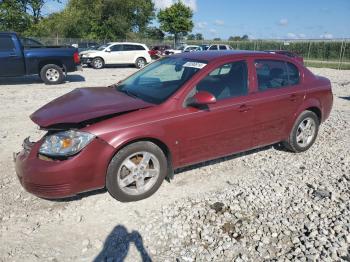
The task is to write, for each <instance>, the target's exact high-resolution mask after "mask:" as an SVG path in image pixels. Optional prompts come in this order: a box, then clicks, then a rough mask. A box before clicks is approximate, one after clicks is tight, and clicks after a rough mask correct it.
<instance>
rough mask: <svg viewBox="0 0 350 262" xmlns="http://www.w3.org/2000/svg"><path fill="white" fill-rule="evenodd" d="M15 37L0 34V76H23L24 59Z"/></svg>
mask: <svg viewBox="0 0 350 262" xmlns="http://www.w3.org/2000/svg"><path fill="white" fill-rule="evenodd" d="M15 41H16V37H15V36H11V35H1V34H0V65H1V66H0V76H20V75H24V74H25V65H24V58H23V53H22V50H21V47H20V46H19V44H17V46H16V45H15V43H16V42H15Z"/></svg>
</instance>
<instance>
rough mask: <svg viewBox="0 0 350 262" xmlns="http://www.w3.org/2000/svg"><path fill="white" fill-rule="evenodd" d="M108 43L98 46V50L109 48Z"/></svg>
mask: <svg viewBox="0 0 350 262" xmlns="http://www.w3.org/2000/svg"><path fill="white" fill-rule="evenodd" d="M107 46H108V45H101V46H99V47H98V48H97V50H98V51H103V50H105V49H106V48H107Z"/></svg>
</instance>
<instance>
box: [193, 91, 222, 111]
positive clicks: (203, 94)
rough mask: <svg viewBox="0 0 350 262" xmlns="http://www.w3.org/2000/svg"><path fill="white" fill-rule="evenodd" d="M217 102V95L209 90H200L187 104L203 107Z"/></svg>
mask: <svg viewBox="0 0 350 262" xmlns="http://www.w3.org/2000/svg"><path fill="white" fill-rule="evenodd" d="M215 103H216V98H215V96H214V95H213V94H211V93H209V92H208V91H199V92H198V93H197V94H195V95H194V96H193V97H190V98H189V99H188V101H187V105H188V106H193V107H201V106H206V105H210V104H215Z"/></svg>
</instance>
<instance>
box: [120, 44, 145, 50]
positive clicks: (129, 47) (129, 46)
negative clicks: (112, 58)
mask: <svg viewBox="0 0 350 262" xmlns="http://www.w3.org/2000/svg"><path fill="white" fill-rule="evenodd" d="M138 50H145V48H144V47H143V46H140V45H124V51H138Z"/></svg>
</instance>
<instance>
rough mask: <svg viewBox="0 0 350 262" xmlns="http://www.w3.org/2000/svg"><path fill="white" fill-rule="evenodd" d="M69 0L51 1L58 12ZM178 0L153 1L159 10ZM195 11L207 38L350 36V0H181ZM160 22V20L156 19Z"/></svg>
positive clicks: (49, 6)
mask: <svg viewBox="0 0 350 262" xmlns="http://www.w3.org/2000/svg"><path fill="white" fill-rule="evenodd" d="M67 1H68V0H63V1H61V3H48V4H46V5H45V9H44V13H45V14H49V13H52V12H57V11H59V10H61V9H63V8H64V6H65V4H66V3H67ZM175 1H177V0H153V2H154V4H155V7H156V8H157V10H159V9H163V8H166V7H168V6H170V5H171V4H172V3H174V2H175ZM181 1H182V2H183V3H184V4H186V5H187V6H189V7H190V8H191V9H192V10H193V12H194V15H193V21H194V24H195V26H194V29H193V33H202V34H203V35H204V37H205V38H206V39H213V38H216V37H219V38H221V39H227V38H229V37H230V36H237V35H238V36H242V35H245V34H246V35H248V36H249V38H251V39H276V38H279V39H319V38H324V39H335V38H350V0H288V1H286V0H181ZM153 24H154V25H157V22H156V21H154V22H153Z"/></svg>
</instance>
